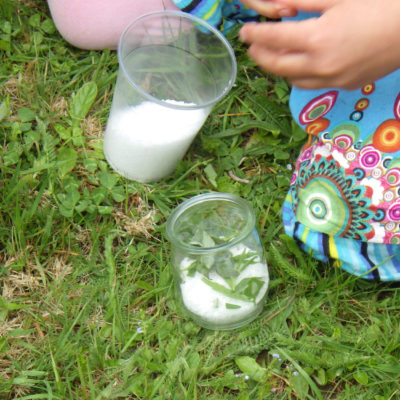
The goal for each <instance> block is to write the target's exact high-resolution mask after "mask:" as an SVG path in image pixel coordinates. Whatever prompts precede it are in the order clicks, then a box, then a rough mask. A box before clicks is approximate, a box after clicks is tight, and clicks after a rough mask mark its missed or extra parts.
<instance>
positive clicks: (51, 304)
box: [0, 0, 400, 400]
mask: <svg viewBox="0 0 400 400" xmlns="http://www.w3.org/2000/svg"><path fill="white" fill-rule="evenodd" d="M66 1H67V0H66ZM229 40H230V41H231V43H232V46H233V47H234V49H235V53H236V56H237V60H238V77H237V81H236V84H235V86H234V87H233V89H232V91H231V92H230V93H229V95H228V96H226V98H225V99H223V100H222V101H221V102H220V103H219V104H218V105H217V106H216V107H215V108H214V110H213V112H212V114H211V115H210V117H209V118H208V120H207V121H206V123H205V125H204V126H203V128H202V130H201V132H200V133H199V135H198V136H197V138H196V140H195V141H194V143H193V144H192V146H191V147H190V150H189V151H188V153H187V155H186V156H185V158H184V160H182V161H181V162H180V163H179V165H178V167H177V169H176V171H175V172H174V173H173V174H172V175H171V176H169V177H168V178H166V179H164V180H162V181H160V182H158V183H154V184H140V183H136V182H133V181H129V180H127V179H124V178H121V177H120V176H118V175H117V174H116V173H114V172H113V171H112V170H111V168H110V167H109V166H108V164H107V162H106V161H105V159H104V155H103V151H102V135H103V129H104V127H105V123H106V121H107V117H108V112H109V108H110V104H111V99H112V94H113V88H114V83H115V79H116V74H117V69H118V61H117V56H116V53H115V52H113V51H83V50H79V49H76V48H73V47H72V46H70V45H68V44H67V43H66V42H65V41H64V40H63V39H62V38H61V37H60V35H59V34H58V32H57V31H56V30H55V27H54V25H53V23H52V21H51V19H50V18H49V13H48V10H47V8H46V5H45V2H44V1H39V0H25V1H24V0H2V1H0V57H1V63H0V167H1V168H0V191H1V195H0V294H1V297H0V398H1V399H26V400H28V399H62V400H64V399H90V400H100V399H124V398H126V399H146V400H156V399H158V400H166V399H172V400H180V399H190V400H192V399H216V400H217V399H218V400H219V399H239V400H247V399H249V400H255V399H350V400H356V399H362V400H370V399H371V400H391V399H393V400H394V399H399V398H400V363H399V358H400V322H399V311H400V288H399V286H398V285H396V284H387V283H386V284H383V283H374V282H369V281H365V280H362V279H357V278H355V277H353V276H350V275H348V274H347V273H345V272H343V271H341V270H340V269H339V268H337V267H335V266H334V265H325V264H321V263H318V262H316V261H313V260H312V259H311V258H310V257H309V256H307V255H305V254H304V253H302V252H301V251H300V250H299V249H298V248H297V246H296V245H295V244H294V243H293V242H292V241H291V240H290V239H289V238H287V237H285V236H284V235H283V230H282V223H281V218H280V210H281V206H282V202H283V199H284V197H285V193H286V191H287V189H288V186H289V182H290V177H291V170H292V169H293V165H294V162H295V159H296V154H297V153H298V151H299V148H300V146H301V145H302V143H303V142H304V140H305V136H304V134H303V133H302V131H301V130H299V129H298V128H297V127H296V126H295V125H294V124H293V122H292V120H291V118H290V113H289V110H288V95H289V87H288V85H287V83H286V82H285V81H284V80H282V79H280V78H276V77H272V76H268V75H266V74H265V73H263V72H262V71H260V70H259V69H258V68H257V67H256V66H255V65H254V64H253V63H252V62H251V61H250V60H249V59H248V58H247V55H246V50H245V48H243V47H242V46H241V44H240V43H239V41H238V40H237V35H236V34H235V33H232V34H231V35H230V37H229ZM210 191H219V192H229V193H235V194H238V195H239V196H242V197H244V198H246V199H247V200H248V201H249V202H250V203H251V205H252V207H253V208H254V210H255V213H256V217H257V230H258V232H259V234H260V237H261V241H262V243H263V245H264V248H265V251H266V256H267V260H268V264H269V270H270V277H271V281H270V287H269V292H268V296H267V300H266V303H265V306H264V309H263V312H262V313H261V315H260V316H259V317H258V318H257V319H256V320H255V321H254V322H252V323H250V324H248V325H246V326H244V327H242V328H238V329H236V330H232V331H211V330H207V329H204V328H200V327H199V326H197V325H196V324H194V323H193V322H191V321H190V320H189V319H187V318H186V317H185V316H184V315H183V314H182V312H181V310H180V309H179V305H178V303H177V301H176V298H175V295H174V290H173V286H172V274H171V263H170V245H169V243H168V241H167V239H166V235H165V222H166V219H167V218H168V216H169V215H170V213H171V211H172V210H173V209H174V208H175V207H176V206H177V205H178V204H180V203H181V202H182V201H184V200H185V199H188V198H190V197H192V196H194V195H197V194H199V193H205V192H210Z"/></svg>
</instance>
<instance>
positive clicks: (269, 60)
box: [240, 0, 400, 89]
mask: <svg viewBox="0 0 400 400" xmlns="http://www.w3.org/2000/svg"><path fill="white" fill-rule="evenodd" d="M245 1H248V0H245ZM279 1H280V3H282V4H286V5H287V6H288V7H294V8H297V9H301V10H304V11H317V12H320V13H321V14H322V15H321V16H320V17H319V18H311V19H308V20H304V21H299V22H295V21H286V22H281V23H268V22H266V23H259V24H254V23H251V24H247V25H245V26H244V27H243V28H242V30H241V32H240V35H241V38H242V40H243V41H245V42H246V43H248V44H249V45H250V47H249V54H250V56H251V57H252V58H253V59H254V60H255V61H256V62H257V63H258V64H259V65H260V67H261V68H263V69H265V70H268V71H270V72H272V73H275V74H278V75H282V76H284V77H287V78H288V79H289V80H290V81H291V82H292V83H293V84H294V85H296V86H298V87H303V88H309V89H313V88H322V87H342V88H345V89H355V88H358V87H361V86H363V85H364V84H366V83H369V82H372V81H374V80H376V79H378V78H381V77H383V76H385V75H387V74H389V73H390V72H393V71H394V70H396V69H398V68H400V45H399V38H400V23H399V21H400V1H399V0H379V1H377V0H326V1H322V0H279Z"/></svg>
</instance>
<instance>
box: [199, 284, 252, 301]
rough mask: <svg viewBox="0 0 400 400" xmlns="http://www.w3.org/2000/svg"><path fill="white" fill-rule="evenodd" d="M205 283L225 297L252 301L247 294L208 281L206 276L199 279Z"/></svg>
mask: <svg viewBox="0 0 400 400" xmlns="http://www.w3.org/2000/svg"><path fill="white" fill-rule="evenodd" d="M201 280H202V281H203V282H204V283H205V284H206V285H208V286H210V287H211V288H212V289H214V290H215V291H216V292H218V293H221V294H223V295H225V296H227V297H230V298H232V299H236V300H242V301H246V302H249V303H250V302H252V299H249V298H248V297H247V296H245V295H243V294H241V293H237V292H236V291H233V290H231V289H228V288H227V287H225V286H224V285H221V284H220V283H217V282H213V281H210V280H209V279H207V278H202V279H201Z"/></svg>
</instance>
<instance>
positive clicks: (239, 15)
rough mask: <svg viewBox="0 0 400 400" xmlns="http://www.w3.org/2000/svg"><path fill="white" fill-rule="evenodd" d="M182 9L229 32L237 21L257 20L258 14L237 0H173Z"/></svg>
mask: <svg viewBox="0 0 400 400" xmlns="http://www.w3.org/2000/svg"><path fill="white" fill-rule="evenodd" d="M173 2H174V3H175V5H176V6H177V7H179V8H180V9H181V10H182V11H184V12H187V13H190V14H193V15H195V16H197V17H199V18H202V19H204V20H205V21H207V22H208V23H209V24H210V25H212V26H214V27H216V28H218V29H220V30H221V31H222V32H223V33H225V34H226V33H227V32H229V31H230V30H231V29H232V28H233V27H234V26H236V25H237V24H238V23H243V22H248V21H255V20H258V18H259V15H258V14H257V13H256V12H255V11H253V10H250V9H249V8H247V7H245V6H244V5H243V4H242V3H241V2H240V1H238V0H173Z"/></svg>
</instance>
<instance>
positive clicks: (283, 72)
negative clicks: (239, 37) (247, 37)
mask: <svg viewBox="0 0 400 400" xmlns="http://www.w3.org/2000/svg"><path fill="white" fill-rule="evenodd" d="M248 53H249V56H250V57H251V58H252V59H253V60H254V61H255V62H256V63H257V64H258V65H259V66H260V67H261V68H262V69H264V70H266V71H268V72H271V73H273V74H275V75H280V76H284V77H286V78H288V79H300V78H301V79H304V78H310V77H312V76H313V72H314V71H313V70H312V65H310V60H309V57H308V56H307V54H305V53H302V52H286V51H276V50H271V49H269V48H266V47H264V46H262V45H260V44H253V45H251V46H250V47H249V50H248Z"/></svg>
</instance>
